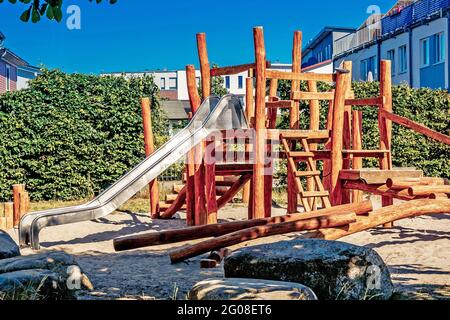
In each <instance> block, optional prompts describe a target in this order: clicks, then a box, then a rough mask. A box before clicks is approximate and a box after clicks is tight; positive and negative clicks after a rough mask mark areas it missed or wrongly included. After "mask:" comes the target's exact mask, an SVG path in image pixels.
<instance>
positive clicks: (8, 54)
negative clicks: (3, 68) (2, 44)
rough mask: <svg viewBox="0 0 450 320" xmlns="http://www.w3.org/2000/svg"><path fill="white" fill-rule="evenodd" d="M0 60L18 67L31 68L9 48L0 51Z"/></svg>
mask: <svg viewBox="0 0 450 320" xmlns="http://www.w3.org/2000/svg"><path fill="white" fill-rule="evenodd" d="M0 59H2V60H4V61H6V62H9V63H11V64H13V65H15V66H17V67H25V66H29V63H28V62H26V61H25V60H23V59H22V58H20V57H19V56H18V55H16V54H15V53H14V52H12V51H11V50H9V49H7V48H3V49H0Z"/></svg>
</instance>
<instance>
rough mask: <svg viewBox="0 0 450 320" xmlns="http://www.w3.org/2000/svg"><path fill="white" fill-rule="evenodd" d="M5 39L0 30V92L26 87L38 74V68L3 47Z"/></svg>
mask: <svg viewBox="0 0 450 320" xmlns="http://www.w3.org/2000/svg"><path fill="white" fill-rule="evenodd" d="M5 39H6V37H5V36H4V35H3V33H1V32H0V94H1V93H5V92H8V91H15V90H21V89H25V88H27V87H28V81H30V79H34V78H36V77H37V76H38V74H39V69H38V68H36V67H33V66H31V65H30V64H29V63H28V62H26V61H25V60H23V59H22V58H20V57H19V56H18V55H16V54H15V53H14V52H12V51H11V50H10V49H7V48H5V47H4V42H5Z"/></svg>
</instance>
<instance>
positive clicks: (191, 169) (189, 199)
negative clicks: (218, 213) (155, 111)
mask: <svg viewBox="0 0 450 320" xmlns="http://www.w3.org/2000/svg"><path fill="white" fill-rule="evenodd" d="M186 82H187V87H188V94H189V101H190V103H191V116H193V115H194V114H195V113H196V112H197V109H198V107H199V106H200V104H201V99H200V96H199V94H198V89H197V81H196V77H195V67H194V66H193V65H188V66H186ZM186 163H187V165H186V175H187V179H186V186H187V189H186V223H187V225H188V226H192V225H195V223H196V222H195V172H196V170H195V148H193V149H192V150H191V151H189V153H188V154H187V159H186Z"/></svg>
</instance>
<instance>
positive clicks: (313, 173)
mask: <svg viewBox="0 0 450 320" xmlns="http://www.w3.org/2000/svg"><path fill="white" fill-rule="evenodd" d="M295 175H296V176H297V177H313V176H320V171H297V172H296V173H295Z"/></svg>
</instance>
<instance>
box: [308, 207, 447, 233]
mask: <svg viewBox="0 0 450 320" xmlns="http://www.w3.org/2000/svg"><path fill="white" fill-rule="evenodd" d="M446 213H450V200H448V199H437V200H430V199H419V200H413V201H409V202H405V203H401V204H398V205H393V206H389V207H383V208H381V209H377V210H374V211H373V212H371V213H370V214H369V217H365V218H364V219H362V218H361V219H358V221H357V222H355V223H352V224H351V225H350V227H349V228H348V229H346V230H345V229H342V228H334V229H327V230H319V231H317V232H311V233H309V234H308V235H306V237H307V238H322V239H327V240H337V239H340V238H342V237H345V236H348V235H351V234H354V233H357V232H361V231H365V230H370V229H373V228H376V227H377V226H379V225H386V224H389V223H390V222H393V221H398V220H401V219H406V218H413V217H417V216H421V215H429V214H446Z"/></svg>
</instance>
